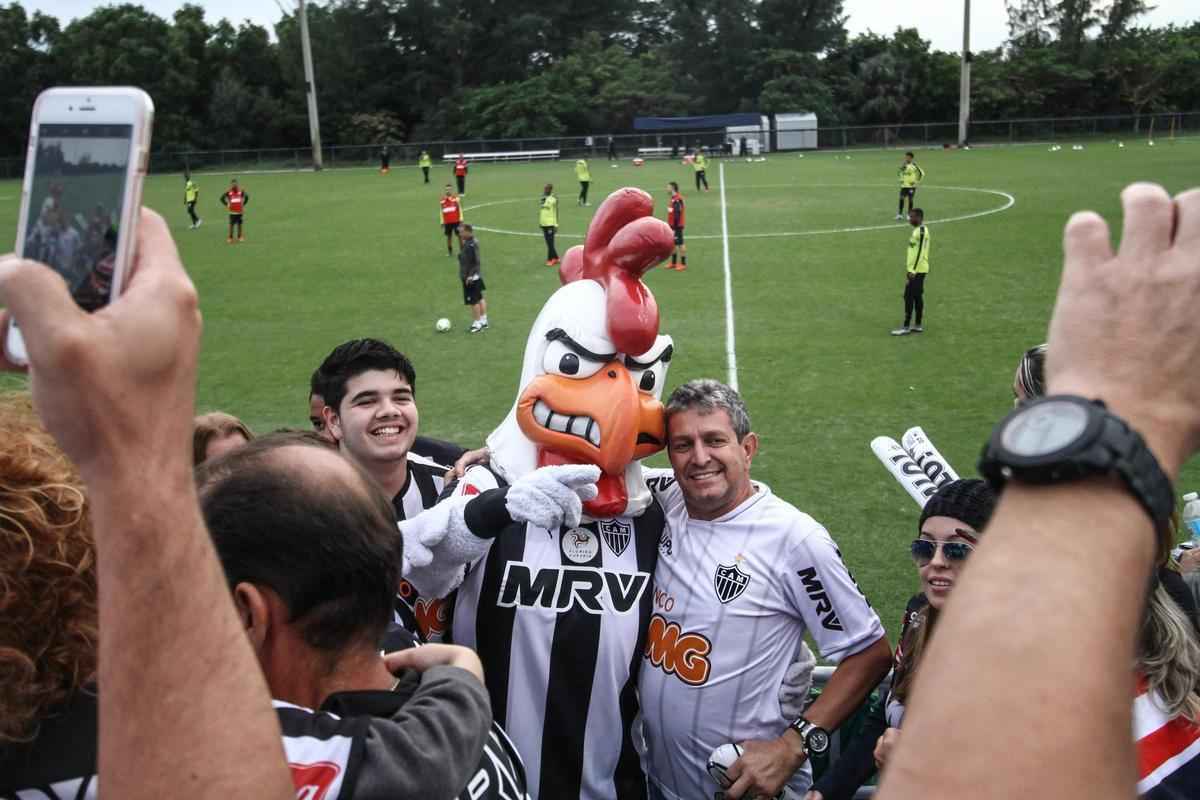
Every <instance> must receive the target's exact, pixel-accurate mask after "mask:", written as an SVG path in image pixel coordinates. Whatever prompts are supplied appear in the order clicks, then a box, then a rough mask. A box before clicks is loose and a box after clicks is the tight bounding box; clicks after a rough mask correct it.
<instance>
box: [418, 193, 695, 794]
mask: <svg viewBox="0 0 1200 800" xmlns="http://www.w3.org/2000/svg"><path fill="white" fill-rule="evenodd" d="M673 247H674V237H673V235H672V233H671V230H670V228H669V227H667V225H666V224H665V223H664V222H662V221H661V220H658V219H655V218H654V216H653V201H652V199H651V197H650V195H649V194H647V193H646V192H643V191H641V190H640V189H620V190H618V191H616V192H614V193H613V194H611V195H609V197H608V198H607V199H606V200H605V201H604V203H603V204H601V206H600V207H599V209H598V210H597V212H596V215H595V217H594V218H593V220H592V222H591V225H590V226H589V227H588V232H587V237H586V239H585V241H584V244H583V246H582V247H579V246H577V247H573V248H571V250H570V251H568V252H567V254H566V257H565V258H564V259H563V263H562V266H561V268H560V271H559V275H560V278H561V279H562V282H563V286H562V287H561V288H560V289H558V291H556V292H555V293H554V294H553V295H552V296H551V297H550V299H549V300H548V301H547V302H546V304H545V306H544V307H543V308H542V310H541V313H539V314H538V317H537V320H536V321H535V322H534V324H533V328H532V330H531V331H530V333H529V338H528V340H527V342H526V345H525V356H524V364H523V367H522V370H521V382H520V387H519V389H518V392H517V399H516V402H515V403H514V405H513V408H512V410H511V411H510V412H509V414H508V416H507V417H506V418H505V420H504V422H503V423H501V425H500V426H499V427H498V428H497V429H496V430H495V431H494V432H493V433H492V434H491V436H489V437H488V447H489V450H490V451H491V464H490V466H489V467H479V466H477V467H472V468H471V469H469V470H468V471H467V474H466V475H465V476H464V478H463V480H462V481H460V482H459V484H458V486H457V487H456V489H455V491H454V494H453V496H452V497H450V498H448V499H447V500H445V501H443V502H442V503H440V504H438V505H437V506H435V507H434V508H432V509H430V510H429V511H428V512H426V513H425V514H422V515H420V516H418V517H415V518H414V519H412V520H409V521H406V522H404V523H402V525H401V529H402V531H403V533H404V546H405V569H406V573H405V574H406V577H407V578H408V580H409V581H410V582H411V583H412V584H413V585H414V586H416V588H417V589H418V590H419V591H420V592H421V593H422V595H425V596H427V597H438V596H442V595H444V594H446V593H447V592H449V591H450V590H451V589H454V588H455V587H457V590H456V591H455V592H454V594H453V596H452V599H451V600H450V601H449V603H448V604H447V607H448V611H447V618H448V620H449V625H450V631H451V636H452V639H453V641H455V642H456V643H459V644H464V645H467V646H470V647H473V648H474V649H475V650H476V651H478V653H479V655H480V657H481V658H482V660H483V663H484V666H485V672H486V675H487V686H488V691H489V693H490V695H491V700H492V712H493V715H494V717H495V719H496V720H497V721H498V722H500V723H501V725H503V726H504V727H505V728H506V729H507V731H508V733H509V735H510V736H511V737H512V739H513V741H514V742H515V743H516V745H517V748H518V750H519V751H520V753H521V755H522V757H523V758H524V760H525V765H526V769H527V780H528V787H527V788H528V791H529V794H530V796H531V797H533V798H534V799H535V800H536V799H537V798H539V797H541V798H546V799H547V800H549V798H554V800H559V798H597V799H599V798H614V797H626V796H639V797H640V796H641V795H642V792H643V786H644V784H643V781H644V778H643V777H642V775H641V770H640V767H639V765H638V756H637V754H636V753H635V752H634V750H633V747H632V736H631V735H630V725H631V723H632V721H633V716H634V714H635V713H636V711H637V704H636V701H635V699H634V688H635V681H634V679H633V677H632V675H633V666H634V665H635V664H637V663H639V662H640V660H641V648H642V642H643V639H644V636H645V630H646V626H647V625H648V623H649V618H650V613H651V608H652V606H653V587H652V586H651V576H652V574H653V572H654V566H655V564H656V562H657V557H658V546H659V538H660V535H661V533H662V530H663V526H664V517H663V512H662V509H661V507H660V506H659V505H658V503H657V501H655V500H654V499H653V498H652V497H651V494H650V492H649V490H648V489H647V487H646V482H645V479H644V478H643V476H642V471H641V466H640V464H639V463H638V460H639V459H641V458H644V457H646V456H649V455H651V454H652V453H655V452H658V451H659V450H661V449H662V448H663V446H664V443H665V442H664V440H665V430H664V419H663V407H662V404H661V402H660V398H661V394H662V388H663V385H664V382H665V378H666V369H667V363H668V362H669V361H670V359H671V355H672V349H673V347H672V343H671V339H670V338H669V337H667V336H662V335H659V314H658V305H657V303H656V302H655V300H654V295H653V294H651V293H650V290H649V289H648V288H647V287H646V285H645V284H644V283H642V280H641V278H642V276H643V275H644V274H645V273H646V272H647V271H648V270H650V269H651V268H652V267H654V266H655V265H657V264H659V263H661V262H663V261H664V260H666V259H667V258H668V257H669V256H670V254H671V251H672V249H673ZM585 754H586V757H585Z"/></svg>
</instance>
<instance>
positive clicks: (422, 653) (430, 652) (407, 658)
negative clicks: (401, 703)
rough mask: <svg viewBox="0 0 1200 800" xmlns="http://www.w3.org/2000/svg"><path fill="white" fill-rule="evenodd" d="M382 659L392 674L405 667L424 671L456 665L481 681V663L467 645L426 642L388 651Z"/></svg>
mask: <svg viewBox="0 0 1200 800" xmlns="http://www.w3.org/2000/svg"><path fill="white" fill-rule="evenodd" d="M383 660H384V663H385V664H387V668H388V671H389V672H391V673H392V674H393V675H395V674H396V673H398V672H400V671H401V670H405V669H411V670H415V671H416V672H424V671H425V670H427V669H432V668H433V667H458V668H459V669H465V670H466V671H467V672H469V673H471V674H472V675H474V676H475V677H476V678H477V679H478V680H479V682H480V683H483V663H482V662H481V661H480V660H479V656H478V655H476V654H475V651H474V650H472V649H470V648H469V647H461V646H459V645H455V644H426V645H421V646H420V647H410V648H408V649H407V650H398V651H396V652H394V653H388V654H386V655H385V656H384V657H383Z"/></svg>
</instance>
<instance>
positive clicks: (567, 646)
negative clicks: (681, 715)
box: [450, 468, 663, 800]
mask: <svg viewBox="0 0 1200 800" xmlns="http://www.w3.org/2000/svg"><path fill="white" fill-rule="evenodd" d="M496 485H497V482H496V479H495V476H494V475H493V474H492V473H491V472H490V471H488V470H485V469H480V468H473V469H471V470H469V471H468V472H467V474H466V476H465V477H464V478H463V481H462V482H461V483H460V484H459V486H457V487H456V488H455V490H454V491H455V493H456V494H473V493H476V492H481V491H486V490H488V489H491V488H495V487H496ZM662 530H663V514H662V510H661V508H660V507H659V505H658V504H657V503H654V502H651V504H650V506H649V507H648V508H647V509H646V510H645V511H644V512H643V513H642V514H641V515H639V516H637V517H617V518H614V519H606V520H597V521H594V522H585V523H584V524H582V525H580V526H579V527H576V528H571V529H567V528H565V527H564V528H562V529H561V530H555V531H549V530H547V529H545V528H538V527H536V526H534V525H526V524H514V525H512V526H510V527H509V528H507V529H505V530H504V531H503V532H501V533H500V534H499V535H498V536H497V537H496V538H495V539H494V540H493V542H492V545H491V547H490V549H489V550H488V552H487V554H485V555H484V556H483V557H482V558H481V559H480V560H479V561H477V562H476V563H475V564H474V565H473V567H472V568H471V569H470V571H469V572H468V573H467V576H466V579H465V580H464V581H463V583H462V585H461V586H460V587H459V588H458V590H457V592H456V595H455V596H454V599H453V601H452V602H453V611H452V612H451V627H450V632H451V638H452V640H453V641H454V643H455V644H462V645H466V646H468V647H471V648H474V649H475V650H476V651H478V653H479V657H480V659H482V661H483V664H484V675H485V682H486V683H487V688H488V692H489V693H490V695H491V699H492V714H493V716H494V718H495V719H496V721H497V722H499V723H500V724H501V725H503V726H504V729H505V730H506V731H508V734H509V736H511V737H512V740H513V742H515V743H516V746H517V750H518V751H519V752H520V754H521V758H522V759H523V760H524V762H525V765H526V773H527V780H528V789H529V794H530V796H531V797H533V798H535V800H536V798H539V797H540V798H541V799H542V800H575V798H586V799H587V800H614V799H617V800H620V799H622V798H641V797H642V796H643V793H644V790H645V784H644V778H643V776H642V772H641V769H640V766H639V759H638V755H637V752H636V750H635V749H634V746H633V737H632V734H631V732H630V729H631V726H632V723H633V718H634V716H635V714H636V711H637V701H636V696H635V694H636V691H635V690H636V687H637V669H638V668H639V665H640V664H641V649H642V647H641V643H642V641H644V637H645V632H646V626H647V625H648V624H649V619H650V612H651V592H650V582H651V575H652V574H653V572H654V562H655V560H656V556H657V552H658V542H659V540H660V537H661V535H662Z"/></svg>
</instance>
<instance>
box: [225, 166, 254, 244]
mask: <svg viewBox="0 0 1200 800" xmlns="http://www.w3.org/2000/svg"><path fill="white" fill-rule="evenodd" d="M249 204H250V193H249V192H246V191H244V190H243V189H242V188H241V187H239V186H238V182H237V178H234V179H233V180H232V181H230V182H229V191H227V192H225V194H223V195H221V205H223V206H225V207H226V208H228V209H229V238H227V239H226V241H227V242H229V243H230V244H233V228H234V226H235V225H236V226H237V240H238V241H239V242H244V241H246V237H245V236H243V235H242V212H243V211H245V210H246V206H248V205H249Z"/></svg>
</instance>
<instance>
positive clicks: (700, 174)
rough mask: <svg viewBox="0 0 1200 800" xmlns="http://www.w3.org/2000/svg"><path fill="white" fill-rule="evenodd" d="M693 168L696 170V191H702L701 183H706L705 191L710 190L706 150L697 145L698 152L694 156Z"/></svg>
mask: <svg viewBox="0 0 1200 800" xmlns="http://www.w3.org/2000/svg"><path fill="white" fill-rule="evenodd" d="M692 169H694V170H696V191H697V192H698V191H700V184H702V183H703V184H704V191H706V192H707V191H708V173H707V170H708V158H706V157H705V155H704V150H702V149H701V148H699V147H697V148H696V154H695V155H694V156H692Z"/></svg>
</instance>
